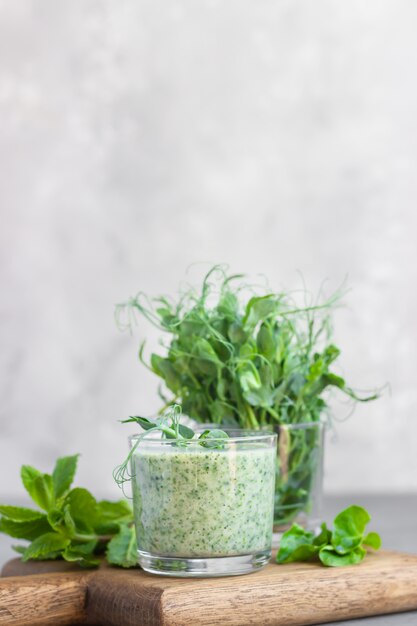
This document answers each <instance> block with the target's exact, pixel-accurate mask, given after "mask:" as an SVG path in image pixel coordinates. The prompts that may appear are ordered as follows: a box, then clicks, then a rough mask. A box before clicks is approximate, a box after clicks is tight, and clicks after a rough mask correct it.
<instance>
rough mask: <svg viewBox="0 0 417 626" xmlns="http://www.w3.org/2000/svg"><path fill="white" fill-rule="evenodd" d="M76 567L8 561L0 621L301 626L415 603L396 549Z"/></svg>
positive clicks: (15, 625)
mask: <svg viewBox="0 0 417 626" xmlns="http://www.w3.org/2000/svg"><path fill="white" fill-rule="evenodd" d="M48 568H52V571H47V570H48ZM59 568H65V570H66V571H62V570H61V571H57V569H59ZM71 569H72V566H70V568H69V567H68V564H65V563H60V562H51V563H48V562H40V563H35V562H33V563H30V564H23V563H21V562H20V561H19V560H18V559H14V560H13V561H10V562H9V563H8V564H6V566H5V567H4V569H3V575H5V576H6V577H5V578H3V579H2V580H0V624H2V625H6V624H7V626H29V625H30V626H48V625H51V626H52V625H55V626H65V625H67V626H69V625H70V624H101V625H102V626H214V625H215V624H222V625H224V626H249V625H251V626H302V625H307V624H322V623H325V622H328V621H336V620H341V619H349V618H355V617H362V616H369V615H379V614H383V613H393V612H397V611H407V610H412V609H417V556H416V555H409V554H403V553H398V552H381V553H380V554H371V555H368V556H367V558H366V559H365V561H364V562H363V563H361V564H360V565H354V566H350V567H344V568H340V569H338V568H324V567H321V566H319V565H313V564H306V563H297V564H295V563H294V564H290V565H284V566H278V565H276V564H274V563H271V564H270V565H268V567H266V568H265V569H263V570H261V571H259V572H257V573H254V574H249V575H246V576H237V577H229V578H228V577H225V578H210V579H203V578H194V579H180V578H164V577H159V576H151V575H148V574H146V573H145V572H143V571H141V570H139V569H137V570H121V569H116V568H111V567H108V566H105V565H104V566H103V567H101V568H100V569H99V570H96V571H87V572H80V571H79V570H73V571H70V570H71Z"/></svg>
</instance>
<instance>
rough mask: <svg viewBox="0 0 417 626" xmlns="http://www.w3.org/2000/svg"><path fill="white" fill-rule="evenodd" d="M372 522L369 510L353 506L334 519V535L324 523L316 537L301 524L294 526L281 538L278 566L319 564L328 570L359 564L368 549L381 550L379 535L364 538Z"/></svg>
mask: <svg viewBox="0 0 417 626" xmlns="http://www.w3.org/2000/svg"><path fill="white" fill-rule="evenodd" d="M370 520H371V516H370V515H369V513H368V511H366V509H364V508H362V507H361V506H357V505H352V506H349V507H348V508H347V509H344V510H343V511H341V512H340V513H339V514H338V515H337V516H336V517H335V519H334V522H333V531H331V530H329V529H328V528H327V526H326V524H325V523H323V524H322V525H321V531H320V532H319V533H318V534H317V535H314V533H312V532H310V531H308V530H305V529H304V528H302V527H301V526H299V525H298V524H293V525H292V526H291V528H290V529H289V530H287V532H285V533H284V534H283V535H282V538H281V542H280V547H279V551H278V554H277V563H280V564H282V563H292V562H294V561H314V560H315V561H318V560H319V561H321V563H322V564H323V565H326V566H328V567H342V566H344V565H354V564H356V563H360V562H361V561H362V560H363V559H364V557H365V555H366V552H367V549H369V548H372V549H373V550H379V548H380V547H381V538H380V536H379V535H378V533H375V532H371V533H368V534H367V535H365V528H366V526H367V524H368V523H369V522H370Z"/></svg>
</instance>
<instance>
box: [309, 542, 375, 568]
mask: <svg viewBox="0 0 417 626" xmlns="http://www.w3.org/2000/svg"><path fill="white" fill-rule="evenodd" d="M365 555H366V550H364V549H363V548H361V547H360V546H359V547H357V548H354V549H353V550H351V551H350V552H347V553H345V554H339V553H338V552H336V550H335V549H334V548H332V546H324V548H321V550H320V552H319V559H320V561H321V562H322V563H323V565H326V566H328V567H343V566H345V565H356V564H357V563H360V562H361V561H362V560H363V558H364V556H365Z"/></svg>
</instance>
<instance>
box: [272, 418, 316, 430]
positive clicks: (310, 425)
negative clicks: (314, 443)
mask: <svg viewBox="0 0 417 626" xmlns="http://www.w3.org/2000/svg"><path fill="white" fill-rule="evenodd" d="M326 425H327V423H326V422H325V421H323V420H318V421H317V422H298V423H295V424H276V425H275V426H274V428H285V429H288V430H307V428H325V427H326Z"/></svg>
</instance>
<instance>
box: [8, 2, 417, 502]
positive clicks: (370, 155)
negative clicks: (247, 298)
mask: <svg viewBox="0 0 417 626" xmlns="http://www.w3.org/2000/svg"><path fill="white" fill-rule="evenodd" d="M416 26H417V3H415V2H414V1H413V0H371V1H370V2H363V1H362V0H349V2H347V1H346V0H329V1H325V0H315V2H311V1H309V0H303V1H299V0H288V1H282V0H273V1H265V0H260V1H256V2H250V1H247V0H227V1H225V2H219V1H215V0H211V1H209V0H202V1H201V2H195V1H194V0H179V1H176V0H173V1H171V2H161V1H160V0H138V1H137V0H118V1H117V2H114V1H113V2H109V1H99V0H96V1H94V0H82V1H81V0H71V1H70V2H64V3H62V2H56V1H55V0H38V1H36V0H33V1H32V2H30V1H28V0H19V2H7V1H6V0H3V1H2V2H0V48H1V54H0V64H1V76H0V133H1V142H0V207H1V212H2V219H1V221H2V227H1V234H0V237H1V269H0V272H1V285H2V288H1V330H0V332H1V336H2V339H1V346H2V349H1V352H0V375H1V404H0V411H1V424H0V429H1V431H0V435H1V438H0V467H1V478H0V480H1V492H2V494H4V496H11V495H13V494H16V493H19V494H21V493H22V492H21V491H19V492H16V489H17V485H18V469H19V466H20V464H21V463H23V462H26V463H32V464H34V465H39V466H41V467H42V468H44V469H45V470H46V469H48V468H49V467H50V464H51V463H52V461H53V459H54V458H55V457H56V456H57V455H59V454H64V453H71V452H74V451H80V452H82V453H83V457H82V461H81V465H80V473H79V477H80V481H81V480H82V481H83V482H85V483H86V484H87V485H90V486H91V488H93V489H96V491H98V492H101V493H103V494H105V493H106V494H107V495H111V496H114V495H118V491H117V488H116V487H115V486H114V485H113V483H112V478H111V469H112V467H113V466H114V465H115V464H116V463H117V462H118V461H119V460H120V459H121V457H122V455H123V454H124V452H125V434H127V431H128V429H127V428H123V427H122V426H120V425H119V424H118V423H117V419H119V418H122V417H124V416H126V415H128V414H129V413H130V412H142V413H149V412H151V411H153V410H154V409H156V408H157V407H158V403H157V400H156V396H155V388H156V381H155V380H154V379H153V378H152V376H151V375H150V374H149V373H147V372H146V370H144V369H143V368H142V367H141V366H139V365H138V364H137V359H136V349H137V345H138V343H139V339H140V338H141V337H143V336H144V334H146V333H148V327H147V326H145V325H143V326H142V327H141V328H139V329H138V331H137V334H136V335H135V336H134V337H129V336H128V335H122V334H120V333H119V332H118V331H117V330H116V328H115V325H114V322H113V304H114V303H115V302H117V301H120V300H123V299H125V298H126V297H127V296H129V295H131V294H133V293H135V292H136V291H137V290H138V289H144V290H145V291H148V292H149V293H151V294H159V293H160V292H170V293H174V292H175V290H176V288H177V285H178V282H179V281H180V280H181V279H182V278H183V277H184V273H185V269H186V267H187V265H189V264H190V263H192V262H194V261H208V262H215V261H224V262H228V263H230V265H231V268H232V269H233V270H234V271H252V272H254V273H256V272H264V273H265V274H267V275H268V277H269V279H270V282H271V284H272V285H274V286H277V287H280V286H282V285H286V286H288V287H295V286H299V284H300V283H299V277H298V275H297V273H296V270H297V269H300V270H302V272H303V274H304V276H305V278H306V280H307V282H308V284H309V285H310V286H311V287H312V288H313V289H314V288H317V286H318V285H319V284H320V282H321V281H322V279H324V278H328V279H329V287H328V289H329V291H330V290H331V288H332V287H336V286H337V285H338V284H339V283H340V282H342V280H343V278H344V277H345V276H346V275H348V276H349V284H350V285H351V286H352V287H353V290H352V292H351V293H350V294H349V296H348V298H347V304H348V308H346V309H343V310H341V311H339V312H338V313H337V316H336V341H337V342H338V344H339V345H340V346H341V347H342V349H343V360H342V364H343V372H344V374H345V375H346V377H347V378H349V379H350V382H351V383H352V384H353V385H356V386H358V387H364V388H369V387H371V386H373V385H375V384H376V385H379V384H383V383H385V382H387V381H388V382H390V384H391V388H392V393H391V395H389V394H386V395H385V396H384V397H383V399H381V400H380V401H379V402H377V403H374V404H371V405H366V406H362V407H360V408H359V409H358V410H357V411H356V413H355V415H354V416H353V417H351V418H350V419H349V420H348V421H345V422H343V423H341V424H339V425H338V426H337V436H336V437H335V436H333V437H332V438H331V441H329V446H328V454H327V461H326V467H327V478H326V480H327V482H326V484H327V488H328V489H329V490H333V491H338V490H342V491H349V490H350V491H352V490H380V491H382V490H406V489H414V490H417V454H416V445H417V410H416V409H417V406H416V405H417V402H416V395H417V392H416V380H415V379H416V373H417V372H416V338H417V325H416V318H417V297H416V290H415V285H416V274H417V246H416V242H415V240H416V226H417V215H416V208H415V207H416V199H417V183H416V180H417V176H416V166H417V135H416V131H417V128H416V126H417V123H416V119H417V116H416V108H417V87H416V80H415V77H416V75H417V39H416V36H415V33H416ZM202 271H203V270H200V269H199V268H198V267H197V268H195V269H193V271H192V273H191V278H195V279H198V278H199V276H200V275H201V272H202ZM150 337H151V343H152V342H154V341H155V340H156V337H155V334H154V333H150ZM337 414H338V415H339V416H341V415H342V414H343V408H342V409H339V410H338V412H337Z"/></svg>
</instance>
